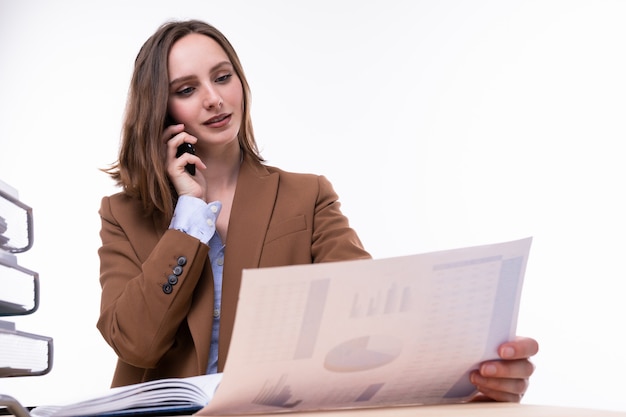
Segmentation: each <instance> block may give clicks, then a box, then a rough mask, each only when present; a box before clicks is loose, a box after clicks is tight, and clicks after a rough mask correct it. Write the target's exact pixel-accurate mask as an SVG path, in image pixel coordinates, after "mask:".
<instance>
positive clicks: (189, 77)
mask: <svg viewBox="0 0 626 417" xmlns="http://www.w3.org/2000/svg"><path fill="white" fill-rule="evenodd" d="M222 67H229V68H233V64H231V63H230V61H221V62H218V63H217V64H215V65H214V66H213V67H212V68H211V72H214V71H216V70H219V69H221V68H222ZM195 78H196V76H195V75H185V76H182V77H179V78H175V79H173V80H172V81H170V86H171V85H173V84H177V83H181V82H187V81H190V80H194V79H195Z"/></svg>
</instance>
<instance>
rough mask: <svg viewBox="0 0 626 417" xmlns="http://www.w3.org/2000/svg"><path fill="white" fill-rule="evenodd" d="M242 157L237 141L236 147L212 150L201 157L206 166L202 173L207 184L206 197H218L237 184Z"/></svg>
mask: <svg viewBox="0 0 626 417" xmlns="http://www.w3.org/2000/svg"><path fill="white" fill-rule="evenodd" d="M242 158H243V152H242V151H241V149H240V148H239V144H238V143H237V146H236V147H229V148H227V149H222V150H221V151H219V152H212V153H210V154H209V155H207V156H205V157H203V161H204V163H205V165H206V166H207V168H206V170H204V173H203V174H204V178H205V179H206V184H207V197H215V198H213V199H218V198H219V196H220V195H222V194H223V193H224V192H228V191H229V190H230V191H231V192H232V191H233V190H234V188H235V186H236V185H237V177H238V176H239V167H240V166H241V161H242Z"/></svg>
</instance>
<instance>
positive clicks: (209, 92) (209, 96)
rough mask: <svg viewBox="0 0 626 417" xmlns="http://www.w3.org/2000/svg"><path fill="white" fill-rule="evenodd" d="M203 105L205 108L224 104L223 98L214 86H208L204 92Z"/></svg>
mask: <svg viewBox="0 0 626 417" xmlns="http://www.w3.org/2000/svg"><path fill="white" fill-rule="evenodd" d="M202 105H203V106H204V108H205V109H207V110H209V109H213V108H219V107H220V106H221V105H222V99H221V97H220V95H219V94H218V93H217V91H215V90H214V89H212V88H207V89H206V91H205V93H204V99H203V101H202Z"/></svg>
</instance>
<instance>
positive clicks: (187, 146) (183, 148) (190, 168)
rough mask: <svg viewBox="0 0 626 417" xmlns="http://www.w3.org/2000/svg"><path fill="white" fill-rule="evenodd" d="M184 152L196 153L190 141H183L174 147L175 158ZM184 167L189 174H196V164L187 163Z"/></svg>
mask: <svg viewBox="0 0 626 417" xmlns="http://www.w3.org/2000/svg"><path fill="white" fill-rule="evenodd" d="M184 153H190V154H192V155H195V154H196V149H195V148H194V147H193V145H192V144H191V143H187V142H183V144H181V145H179V146H178V148H177V149H176V158H178V157H180V156H181V155H182V154H184ZM185 169H186V170H187V172H188V173H189V174H191V175H196V165H195V164H187V165H185Z"/></svg>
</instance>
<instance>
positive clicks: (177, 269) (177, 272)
mask: <svg viewBox="0 0 626 417" xmlns="http://www.w3.org/2000/svg"><path fill="white" fill-rule="evenodd" d="M172 272H173V273H174V275H180V274H182V273H183V267H182V266H180V265H176V266H175V267H174V269H172Z"/></svg>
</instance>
